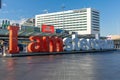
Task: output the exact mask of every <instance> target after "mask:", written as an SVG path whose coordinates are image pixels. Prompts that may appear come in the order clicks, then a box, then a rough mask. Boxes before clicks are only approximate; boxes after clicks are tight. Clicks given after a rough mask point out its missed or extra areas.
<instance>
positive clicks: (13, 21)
mask: <svg viewBox="0 0 120 80" xmlns="http://www.w3.org/2000/svg"><path fill="white" fill-rule="evenodd" d="M3 20H8V21H10V23H11V24H13V23H19V24H20V25H21V24H23V23H24V22H25V21H26V20H27V18H22V19H20V20H10V19H7V18H6V19H0V24H1V23H2V21H3Z"/></svg>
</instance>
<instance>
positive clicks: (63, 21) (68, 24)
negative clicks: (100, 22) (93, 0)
mask: <svg viewBox="0 0 120 80" xmlns="http://www.w3.org/2000/svg"><path fill="white" fill-rule="evenodd" d="M35 21H36V22H35V26H40V27H41V25H42V24H49V25H54V26H55V29H57V28H59V29H64V30H69V31H70V32H78V34H97V33H99V31H94V30H93V28H94V26H93V25H92V24H93V23H92V9H91V8H83V9H80V10H69V11H64V12H55V13H48V14H40V15H36V16H35ZM98 28H99V26H98Z"/></svg>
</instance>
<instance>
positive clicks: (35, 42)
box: [28, 36, 42, 52]
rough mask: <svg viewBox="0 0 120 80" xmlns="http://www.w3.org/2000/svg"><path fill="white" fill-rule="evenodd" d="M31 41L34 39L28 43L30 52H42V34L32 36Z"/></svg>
mask: <svg viewBox="0 0 120 80" xmlns="http://www.w3.org/2000/svg"><path fill="white" fill-rule="evenodd" d="M29 39H30V41H32V42H31V43H30V44H29V45H28V52H40V51H41V47H42V38H41V37H40V36H31V37H30V38H29Z"/></svg>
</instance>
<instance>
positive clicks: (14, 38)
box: [8, 26, 19, 54]
mask: <svg viewBox="0 0 120 80" xmlns="http://www.w3.org/2000/svg"><path fill="white" fill-rule="evenodd" d="M8 30H9V51H8V52H9V53H11V54H14V53H18V52H19V48H18V30H19V27H17V26H9V27H8Z"/></svg>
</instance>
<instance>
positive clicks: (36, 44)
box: [8, 26, 114, 54]
mask: <svg viewBox="0 0 120 80" xmlns="http://www.w3.org/2000/svg"><path fill="white" fill-rule="evenodd" d="M8 30H9V50H8V53H9V54H18V53H19V48H18V30H19V27H17V26H9V27H8ZM29 40H30V41H31V42H30V43H29V44H28V46H27V51H28V53H34V52H63V51H81V50H86V51H87V50H102V49H113V48H114V43H113V41H112V40H98V39H84V38H81V39H79V38H78V37H77V35H75V34H74V35H72V37H71V38H69V37H65V38H63V39H62V38H60V37H57V36H54V37H50V36H31V37H30V38H29Z"/></svg>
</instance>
